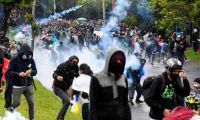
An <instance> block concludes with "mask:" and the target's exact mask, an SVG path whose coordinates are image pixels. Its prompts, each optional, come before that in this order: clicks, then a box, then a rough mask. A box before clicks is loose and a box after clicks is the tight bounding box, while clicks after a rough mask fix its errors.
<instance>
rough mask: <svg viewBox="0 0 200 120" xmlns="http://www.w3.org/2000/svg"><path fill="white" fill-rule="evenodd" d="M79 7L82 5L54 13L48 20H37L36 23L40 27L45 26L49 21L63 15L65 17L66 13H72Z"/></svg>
mask: <svg viewBox="0 0 200 120" xmlns="http://www.w3.org/2000/svg"><path fill="white" fill-rule="evenodd" d="M81 7H82V5H81V6H76V7H72V8H70V9H68V10H64V11H62V12H61V13H55V14H54V15H51V16H49V17H48V18H44V19H41V20H39V21H38V23H39V24H40V25H42V24H47V23H48V22H49V21H51V20H53V19H58V18H61V17H62V16H63V15H65V14H67V13H70V12H72V11H76V10H78V9H79V8H81Z"/></svg>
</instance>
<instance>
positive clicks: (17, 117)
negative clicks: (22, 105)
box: [0, 111, 27, 120]
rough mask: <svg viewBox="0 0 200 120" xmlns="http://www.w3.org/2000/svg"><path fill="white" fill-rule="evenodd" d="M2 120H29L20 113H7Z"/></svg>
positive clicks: (0, 119)
mask: <svg viewBox="0 0 200 120" xmlns="http://www.w3.org/2000/svg"><path fill="white" fill-rule="evenodd" d="M0 120H27V119H26V118H24V117H23V116H22V115H21V114H20V113H19V112H13V113H12V112H9V111H6V113H5V116H4V117H0Z"/></svg>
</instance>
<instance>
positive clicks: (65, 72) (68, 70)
mask: <svg viewBox="0 0 200 120" xmlns="http://www.w3.org/2000/svg"><path fill="white" fill-rule="evenodd" d="M58 76H62V77H63V81H58V80H57V77H58ZM78 76H79V74H78V65H77V66H76V67H72V66H71V65H70V62H69V60H68V61H66V62H64V63H61V64H60V65H58V67H57V69H56V70H55V71H54V73H53V78H54V83H53V86H56V87H59V88H61V89H62V90H64V91H66V90H67V89H69V87H70V86H71V85H72V82H73V79H74V77H78Z"/></svg>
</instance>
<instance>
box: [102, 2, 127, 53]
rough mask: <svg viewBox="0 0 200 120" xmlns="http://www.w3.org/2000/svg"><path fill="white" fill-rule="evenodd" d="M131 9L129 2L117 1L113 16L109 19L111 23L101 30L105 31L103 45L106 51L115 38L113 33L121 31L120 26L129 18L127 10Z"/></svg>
mask: <svg viewBox="0 0 200 120" xmlns="http://www.w3.org/2000/svg"><path fill="white" fill-rule="evenodd" d="M129 7H130V3H129V1H128V0H117V1H116V6H115V8H114V9H113V11H112V12H111V13H112V16H111V17H110V18H109V21H108V23H107V24H106V25H104V26H103V27H102V29H101V31H103V40H102V42H101V45H102V46H103V47H104V49H105V50H108V49H109V48H108V47H109V46H110V45H112V43H113V37H112V33H111V31H115V30H119V27H118V24H119V22H120V21H121V20H123V19H124V18H125V17H126V16H127V10H128V9H129Z"/></svg>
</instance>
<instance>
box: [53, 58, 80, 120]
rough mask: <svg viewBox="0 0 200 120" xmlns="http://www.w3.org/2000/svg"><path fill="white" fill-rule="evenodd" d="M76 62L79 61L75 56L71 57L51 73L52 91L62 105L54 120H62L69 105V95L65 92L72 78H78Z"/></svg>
mask: <svg viewBox="0 0 200 120" xmlns="http://www.w3.org/2000/svg"><path fill="white" fill-rule="evenodd" d="M78 62H79V59H78V57H77V56H71V57H70V58H69V60H67V61H66V62H64V63H61V64H60V65H58V67H57V69H56V70H55V71H54V73H53V78H54V82H53V90H54V93H55V94H56V95H57V96H58V97H59V98H60V99H61V100H62V103H63V105H62V107H61V109H60V112H59V113H58V116H57V119H56V120H64V117H65V114H66V112H67V109H68V107H69V105H70V98H69V96H70V95H69V94H67V90H69V89H70V87H71V85H72V82H73V79H74V77H78V76H79V73H78Z"/></svg>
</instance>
